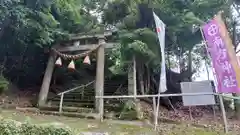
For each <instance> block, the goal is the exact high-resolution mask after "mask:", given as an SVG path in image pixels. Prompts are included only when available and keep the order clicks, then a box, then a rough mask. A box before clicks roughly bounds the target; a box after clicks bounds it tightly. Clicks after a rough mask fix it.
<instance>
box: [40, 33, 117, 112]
mask: <svg viewBox="0 0 240 135" xmlns="http://www.w3.org/2000/svg"><path fill="white" fill-rule="evenodd" d="M111 36H112V32H110V31H106V32H104V33H103V34H84V35H74V36H72V37H71V39H70V40H69V41H67V42H64V43H60V44H59V45H56V46H54V47H53V48H54V49H56V50H57V51H58V52H77V51H87V50H91V49H94V48H97V67H96V83H95V96H103V95H104V62H105V48H112V47H113V46H114V45H115V43H106V39H108V38H109V37H111ZM91 39H94V40H97V42H96V43H93V44H86V41H88V40H91ZM82 41H85V43H84V44H81V42H82ZM56 58H57V54H56V53H55V52H54V51H52V50H51V52H50V57H49V60H48V64H47V68H46V71H45V74H44V78H43V82H42V86H41V90H40V93H39V99H38V106H39V107H41V106H44V105H45V104H46V101H47V97H48V92H49V87H50V83H51V79H52V74H53V71H54V67H55V61H56ZM95 108H96V111H97V112H98V113H100V114H103V99H96V101H95Z"/></svg>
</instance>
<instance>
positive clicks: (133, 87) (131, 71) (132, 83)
mask: <svg viewBox="0 0 240 135" xmlns="http://www.w3.org/2000/svg"><path fill="white" fill-rule="evenodd" d="M136 77H137V75H136V59H135V56H133V59H132V63H131V64H129V67H128V94H129V95H134V96H136V95H137V78H136ZM133 102H134V106H135V108H134V109H135V111H136V113H137V118H138V119H142V118H143V115H142V114H143V113H142V111H141V105H140V102H139V99H137V98H134V99H133Z"/></svg>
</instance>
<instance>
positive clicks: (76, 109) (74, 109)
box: [40, 105, 95, 113]
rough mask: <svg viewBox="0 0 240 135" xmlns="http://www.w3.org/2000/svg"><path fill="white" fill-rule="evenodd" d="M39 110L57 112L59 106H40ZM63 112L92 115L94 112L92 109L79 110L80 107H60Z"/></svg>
mask: <svg viewBox="0 0 240 135" xmlns="http://www.w3.org/2000/svg"><path fill="white" fill-rule="evenodd" d="M40 110H43V111H59V106H56V105H53V106H41V107H40ZM62 111H63V112H78V113H93V112H95V110H94V109H93V108H81V107H67V106H63V107H62Z"/></svg>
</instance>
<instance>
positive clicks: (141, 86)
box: [137, 62, 145, 95]
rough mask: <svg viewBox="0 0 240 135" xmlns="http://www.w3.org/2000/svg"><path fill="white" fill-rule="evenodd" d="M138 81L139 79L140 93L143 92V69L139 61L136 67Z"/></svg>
mask: <svg viewBox="0 0 240 135" xmlns="http://www.w3.org/2000/svg"><path fill="white" fill-rule="evenodd" d="M137 70H138V72H137V73H138V81H139V85H140V92H141V94H142V95H144V94H145V90H144V80H143V74H144V70H143V65H142V63H141V62H139V64H138V67H137Z"/></svg>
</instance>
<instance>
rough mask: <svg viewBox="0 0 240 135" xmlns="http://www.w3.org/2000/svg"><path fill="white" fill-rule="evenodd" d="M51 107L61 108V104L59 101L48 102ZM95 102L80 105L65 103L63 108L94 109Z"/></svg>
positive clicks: (77, 103)
mask: <svg viewBox="0 0 240 135" xmlns="http://www.w3.org/2000/svg"><path fill="white" fill-rule="evenodd" d="M48 104H49V106H59V104H60V102H59V101H49V102H48ZM94 105H95V104H94V102H90V103H80V102H63V106H66V107H80V108H81V107H88V108H89V107H90V108H93V107H94Z"/></svg>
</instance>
